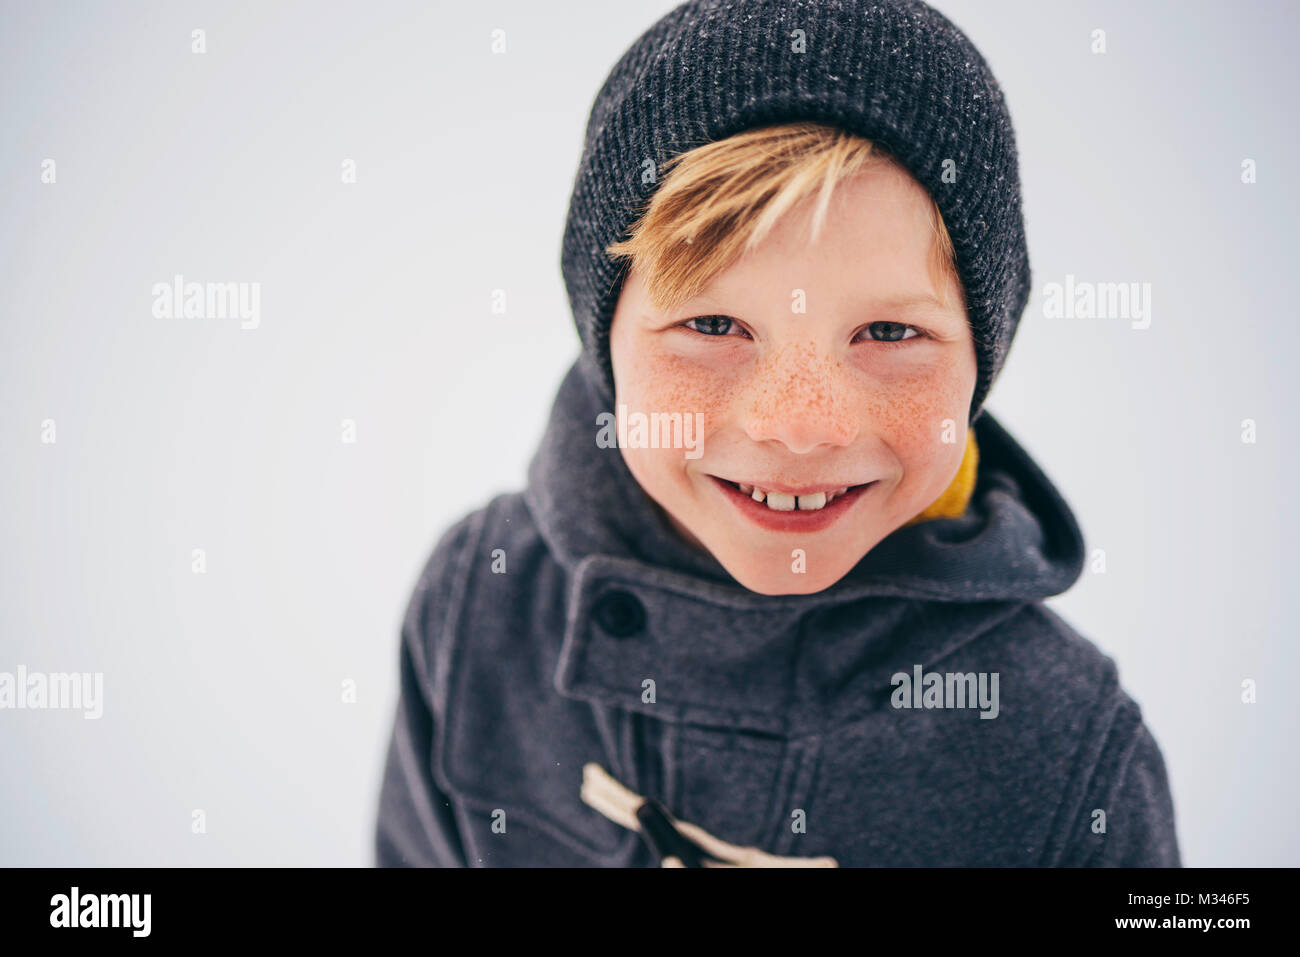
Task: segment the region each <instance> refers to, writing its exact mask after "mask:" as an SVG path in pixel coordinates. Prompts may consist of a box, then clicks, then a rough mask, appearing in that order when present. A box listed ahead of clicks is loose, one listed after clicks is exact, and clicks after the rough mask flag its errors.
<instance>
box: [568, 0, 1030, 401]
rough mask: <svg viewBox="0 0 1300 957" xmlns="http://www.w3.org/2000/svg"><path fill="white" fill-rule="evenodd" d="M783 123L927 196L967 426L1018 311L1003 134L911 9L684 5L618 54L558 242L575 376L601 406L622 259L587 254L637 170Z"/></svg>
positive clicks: (643, 187)
mask: <svg viewBox="0 0 1300 957" xmlns="http://www.w3.org/2000/svg"><path fill="white" fill-rule="evenodd" d="M798 120H811V121H817V122H822V123H827V124H830V125H833V126H837V127H839V128H841V129H844V130H847V131H848V132H850V133H855V134H857V135H859V136H863V137H866V138H867V139H870V140H873V141H876V142H878V143H880V144H881V145H882V146H884V147H885V148H886V149H887V150H888V151H889V152H891V153H892V154H893V155H894V156H895V157H896V158H897V159H898V160H899V161H900V162H901V163H902V164H903V165H904V166H905V167H907V169H908V170H909V171H910V172H911V173H912V175H913V176H914V177H916V179H917V180H918V181H919V182H920V183H921V185H922V186H924V187H925V189H926V190H927V191H928V192H929V193H930V195H931V196H933V197H934V199H935V201H936V203H937V204H938V207H939V210H940V212H941V213H942V215H943V218H944V223H945V224H946V225H947V227H948V232H949V234H950V236H951V237H952V242H953V248H954V252H955V254H956V262H957V272H958V275H959V277H960V278H961V281H962V286H963V288H964V291H965V295H966V299H967V307H968V316H969V320H970V325H971V331H972V337H973V339H974V344H975V356H976V360H977V364H978V373H977V379H976V385H975V392H974V396H973V398H972V400H971V406H970V419H969V421H970V423H972V424H973V423H974V422H975V420H976V419H977V418H978V416H979V412H980V410H981V408H982V406H983V403H984V399H985V396H986V395H987V393H988V390H989V387H990V386H991V385H992V383H993V379H994V378H995V377H996V375H997V373H998V370H999V369H1000V368H1001V366H1002V363H1003V361H1004V360H1005V358H1006V355H1007V350H1008V349H1009V348H1010V345H1011V339H1012V336H1013V335H1014V334H1015V330H1016V326H1017V324H1018V323H1019V321H1020V316H1021V313H1022V312H1023V311H1024V307H1025V302H1026V299H1027V298H1028V296H1029V284H1030V275H1029V255H1028V250H1027V249H1026V247H1025V229H1024V219H1023V217H1022V214H1021V209H1020V175H1019V170H1018V163H1017V155H1016V143H1015V135H1014V132H1013V130H1012V126H1011V117H1010V114H1009V113H1008V111H1007V106H1006V102H1005V100H1004V97H1003V94H1002V90H1001V88H1000V87H999V86H998V83H997V81H996V80H995V79H994V77H993V74H992V72H991V71H990V69H989V67H988V65H987V64H986V63H985V62H984V58H983V57H982V56H981V55H980V53H979V51H978V50H976V49H975V47H974V45H972V43H971V42H970V40H969V39H968V38H967V37H966V35H965V34H963V33H962V32H961V31H960V30H958V29H957V27H955V26H954V25H953V24H952V23H951V22H949V21H948V20H947V19H946V18H945V17H944V16H943V15H942V14H940V13H939V12H937V11H936V10H934V9H933V8H931V7H929V6H927V5H926V4H924V3H920V2H916V0H689V2H687V3H683V4H682V5H681V6H679V7H676V8H675V9H673V10H672V11H670V12H669V13H667V14H666V15H665V16H664V17H663V18H662V19H660V20H659V21H658V22H657V23H655V24H654V26H652V27H650V29H649V30H647V31H646V32H645V33H644V34H643V35H642V36H641V37H640V38H639V39H638V40H637V41H636V42H635V43H634V44H632V46H631V47H630V48H629V49H628V50H627V51H626V52H625V53H624V54H623V56H622V57H621V58H620V59H619V60H618V62H617V63H616V64H615V65H614V67H613V69H612V70H611V71H610V74H609V76H608V77H607V78H606V80H605V82H604V84H603V86H602V87H601V89H600V92H599V93H598V94H597V96H596V100H595V103H594V104H593V105H592V108H591V114H590V116H589V118H588V121H587V132H586V139H585V144H584V148H583V152H582V159H581V162H580V164H579V168H578V172H577V176H576V178H575V181H574V186H573V193H572V196H571V198H570V201H569V214H568V220H567V222H566V224H565V229H564V239H563V246H562V251H561V270H562V272H563V274H564V282H565V286H566V288H567V290H568V294H569V301H570V304H571V306H572V309H573V316H574V320H575V321H576V323H577V326H578V333H579V335H580V337H581V339H582V343H583V352H584V356H583V358H584V360H585V364H586V365H588V366H589V368H591V369H592V370H593V371H594V373H595V375H596V378H597V379H598V380H599V384H600V386H601V387H602V388H603V389H604V390H605V392H606V393H608V395H609V396H610V398H612V397H613V395H614V378H613V370H612V368H611V365H610V356H609V328H610V324H611V322H612V321H613V317H614V309H615V306H616V305H617V303H618V297H619V292H620V291H621V289H622V283H623V279H624V278H625V272H626V267H627V261H626V260H620V261H616V260H614V259H612V258H611V257H610V256H609V255H608V254H606V253H605V251H604V250H605V247H606V246H608V245H609V244H610V243H614V242H617V241H619V240H621V239H626V238H627V232H628V229H629V227H630V226H631V225H632V224H633V223H634V222H635V220H636V217H637V215H638V212H639V210H640V209H642V208H643V207H644V203H645V201H646V200H647V199H649V196H650V194H651V192H653V190H654V189H655V187H656V185H657V180H658V176H657V175H656V176H655V177H653V180H651V178H650V177H643V172H644V171H645V170H647V169H649V168H653V169H655V170H656V171H657V170H658V169H659V167H660V165H661V164H662V163H664V162H665V161H666V160H668V159H669V158H671V157H672V156H674V155H676V154H678V153H681V152H685V151H686V150H688V149H692V148H694V147H696V146H701V145H703V144H705V143H708V142H712V141H714V140H719V139H723V138H725V137H727V136H731V135H733V134H735V133H739V132H741V131H743V130H746V129H750V128H753V127H757V126H768V125H772V124H776V123H786V122H793V121H798ZM647 161H651V162H652V163H653V167H651V166H650V164H649V163H647ZM945 170H947V175H945ZM643 180H651V181H648V182H647V181H643ZM945 180H947V181H945Z"/></svg>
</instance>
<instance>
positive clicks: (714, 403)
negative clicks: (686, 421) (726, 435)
mask: <svg viewBox="0 0 1300 957" xmlns="http://www.w3.org/2000/svg"><path fill="white" fill-rule="evenodd" d="M622 366H623V373H624V376H623V378H622V379H620V380H619V381H618V383H617V391H618V401H619V402H620V403H623V404H626V405H627V407H628V410H629V411H634V412H635V411H640V412H647V413H649V412H669V413H671V412H680V413H682V414H684V415H686V414H690V415H694V414H695V413H697V412H700V413H703V414H704V432H705V435H707V434H708V433H709V432H710V431H712V430H713V429H714V428H716V427H717V426H718V424H719V423H721V421H722V420H723V417H724V416H725V414H726V410H727V404H728V402H729V399H730V397H731V396H732V394H733V393H734V389H733V387H732V385H733V384H732V383H731V382H730V380H729V377H728V376H727V375H726V374H724V373H722V372H721V371H720V370H719V369H717V368H714V367H705V366H704V365H702V364H700V363H698V362H693V361H691V360H689V359H687V358H684V357H682V356H680V355H677V354H676V353H673V352H670V351H667V350H665V349H663V348H662V347H659V348H656V346H655V345H654V344H653V342H642V343H639V344H637V346H636V347H634V348H633V349H630V350H629V351H628V353H627V355H625V356H624V357H623V362H622Z"/></svg>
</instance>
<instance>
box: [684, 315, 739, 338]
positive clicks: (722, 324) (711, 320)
mask: <svg viewBox="0 0 1300 957" xmlns="http://www.w3.org/2000/svg"><path fill="white" fill-rule="evenodd" d="M682 325H683V326H685V327H686V328H687V329H690V330H691V331H692V332H698V333H700V334H701V335H705V336H725V335H727V334H728V333H730V332H732V331H733V330H734V331H736V332H740V333H742V334H743V333H744V330H743V329H741V328H740V324H739V323H737V322H736V320H735V319H732V318H730V317H729V316H696V317H695V318H694V319H687V320H686V321H685V322H683V323H682Z"/></svg>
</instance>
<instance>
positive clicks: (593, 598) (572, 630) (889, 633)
mask: <svg viewBox="0 0 1300 957" xmlns="http://www.w3.org/2000/svg"><path fill="white" fill-rule="evenodd" d="M594 383H595V380H594V379H593V377H592V373H591V371H590V370H589V369H588V368H587V367H586V365H585V364H584V361H583V360H581V359H580V360H579V361H578V362H576V363H575V364H574V366H573V367H572V368H571V369H570V370H569V372H568V374H567V375H566V376H565V379H564V381H563V383H562V384H561V386H560V390H559V393H558V395H557V397H556V400H555V403H554V406H553V408H552V410H551V416H550V421H549V423H548V426H547V430H546V434H545V436H544V437H543V440H542V443H541V447H540V448H539V449H538V451H537V454H536V455H535V456H534V458H533V461H532V464H531V466H530V468H529V486H528V489H527V491H526V492H525V501H526V503H527V505H528V507H529V509H530V510H531V512H532V514H533V516H534V518H535V520H536V522H537V526H538V529H539V531H540V534H541V536H542V537H543V539H544V540H545V541H546V544H547V545H548V547H549V548H550V551H551V553H552V554H553V555H554V556H555V558H556V559H557V560H558V561H559V562H560V564H561V565H562V566H563V567H564V568H565V570H566V571H567V573H568V580H569V592H568V596H567V599H566V622H565V634H564V640H563V646H562V650H561V653H560V658H559V661H558V662H557V663H556V668H555V674H554V683H555V687H556V688H557V689H558V690H559V691H560V692H561V693H562V694H565V695H568V696H571V697H576V698H583V699H587V700H592V701H600V702H603V703H606V704H612V705H617V706H621V707H628V708H635V709H639V710H644V711H647V712H650V713H653V714H655V715H656V716H658V717H661V718H667V719H669V720H673V719H676V720H683V721H690V720H694V721H701V722H704V723H722V724H726V725H734V726H739V727H747V728H749V729H751V730H758V731H767V732H770V733H788V732H790V731H792V730H793V729H795V728H799V727H810V726H821V725H822V724H823V723H824V722H825V721H826V720H828V719H832V718H835V717H836V716H841V717H842V716H843V715H844V714H847V713H849V712H852V711H853V710H854V709H855V708H857V709H860V708H861V706H862V702H863V701H864V700H869V699H870V697H871V696H873V695H874V696H876V697H879V696H880V695H881V694H882V692H883V693H884V696H885V697H887V693H888V690H889V676H890V675H892V674H894V673H895V672H897V671H899V670H904V671H910V669H911V668H912V666H913V665H914V664H922V665H927V664H928V662H930V661H934V660H938V659H939V658H941V657H943V656H944V655H946V654H948V653H950V652H951V651H952V650H954V649H955V648H956V647H959V646H960V645H962V644H965V643H966V642H968V641H970V640H971V639H972V638H974V637H975V636H977V635H979V634H981V633H983V632H984V631H985V630H986V629H987V628H989V627H992V625H994V624H996V623H997V622H998V621H1000V620H1002V619H1003V618H1005V617H1007V616H1009V615H1010V614H1012V613H1014V612H1015V611H1016V610H1017V609H1018V608H1019V606H1020V605H1022V604H1023V603H1024V602H1026V601H1034V600H1039V599H1042V598H1046V597H1049V596H1051V595H1055V594H1059V593H1060V592H1062V591H1064V590H1065V589H1066V588H1068V587H1069V586H1070V585H1071V584H1073V583H1074V581H1075V580H1076V579H1077V578H1078V576H1079V574H1080V573H1081V571H1082V568H1083V541H1082V536H1081V533H1080V531H1079V528H1078V525H1077V522H1076V521H1075V518H1074V516H1073V514H1072V512H1071V511H1070V509H1069V506H1068V505H1067V504H1066V503H1065V502H1064V500H1063V499H1062V498H1061V496H1060V494H1059V493H1058V492H1057V490H1056V489H1055V487H1054V486H1053V485H1052V483H1051V482H1050V481H1049V480H1048V479H1047V478H1046V476H1044V475H1043V473H1042V472H1041V471H1040V470H1039V469H1038V467H1037V466H1036V465H1035V463H1034V462H1033V460H1032V459H1030V457H1029V456H1028V455H1027V454H1026V453H1025V452H1024V450H1023V449H1022V448H1021V447H1020V446H1019V445H1018V444H1017V443H1016V442H1015V441H1014V440H1013V439H1012V438H1011V436H1010V435H1009V434H1008V433H1007V432H1006V431H1005V430H1004V429H1003V428H1002V427H1001V425H1000V424H999V423H998V422H997V421H996V420H995V419H994V418H993V416H992V415H991V413H989V412H988V410H987V409H986V410H984V411H983V412H982V414H981V416H980V418H979V419H977V420H976V422H975V425H974V426H973V428H974V429H975V430H976V433H977V439H978V443H979V448H980V465H979V475H978V478H977V482H976V486H975V490H974V492H973V494H972V496H971V499H970V502H969V504H968V507H967V508H966V510H965V512H964V514H962V515H961V516H960V517H956V518H940V519H932V520H929V521H924V522H919V523H915V524H910V525H905V526H903V527H902V528H900V529H898V530H896V531H895V532H894V533H893V534H891V535H890V536H888V537H887V538H885V539H884V540H883V541H882V542H880V543H879V544H878V545H877V546H876V547H875V548H874V549H872V550H871V552H869V553H868V554H867V555H866V556H864V558H863V559H862V560H861V561H860V562H859V563H858V565H857V566H856V567H854V569H853V570H852V571H851V572H850V573H849V574H848V575H846V576H845V577H844V578H843V579H841V580H840V581H839V582H837V583H836V584H835V585H833V586H832V587H830V588H828V589H826V590H824V591H822V592H818V593H815V594H812V595H792V596H769V595H760V594H757V593H755V592H751V591H749V590H748V589H746V588H744V587H743V586H741V585H740V584H739V583H737V582H736V581H735V580H734V579H733V578H732V577H731V576H730V574H728V572H727V571H726V569H724V568H723V567H722V565H721V564H720V563H719V562H718V561H717V560H716V559H714V558H713V557H712V556H711V555H708V554H707V553H705V552H702V551H700V550H698V549H696V548H694V547H693V546H691V545H690V544H689V543H687V542H685V541H684V540H682V539H681V538H680V537H679V536H678V535H677V533H676V531H675V530H674V529H673V528H672V526H671V525H670V524H669V523H668V520H667V518H666V517H665V516H664V515H663V513H662V512H661V511H660V509H659V508H658V506H657V505H655V504H654V502H653V501H652V500H651V499H650V498H649V497H648V496H647V495H646V494H645V492H644V491H643V490H642V489H641V487H640V485H639V484H638V483H637V482H636V480H635V479H634V478H633V477H632V475H631V473H630V472H629V471H628V469H627V466H626V465H625V464H624V462H623V458H622V455H621V454H620V453H619V451H618V450H617V449H602V448H599V447H598V446H597V444H596V442H595V434H596V429H597V418H596V417H597V415H598V414H599V413H600V412H603V411H608V401H607V400H606V399H605V398H604V396H603V393H602V392H601V390H600V389H599V388H598V387H597V386H596V385H595V384H594ZM936 603H937V604H936ZM903 636H906V641H904V640H902V638H903ZM647 679H649V680H651V681H653V682H654V684H653V686H652V687H653V690H654V702H653V703H650V702H647V701H644V700H643V699H644V698H645V696H646V695H645V692H646V688H647V686H646V685H645V681H646V680H647ZM864 696H866V697H864ZM845 708H847V709H848V711H845Z"/></svg>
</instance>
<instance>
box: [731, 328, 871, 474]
mask: <svg viewBox="0 0 1300 957" xmlns="http://www.w3.org/2000/svg"><path fill="white" fill-rule="evenodd" d="M853 388H854V384H853V383H852V382H850V381H848V377H847V376H846V375H845V371H844V370H843V369H841V368H840V365H839V363H838V362H836V361H835V359H833V358H832V357H830V356H827V355H823V354H820V353H819V352H818V351H817V348H816V346H815V345H814V344H813V343H802V344H790V345H788V346H785V347H783V348H781V349H778V350H775V351H774V352H772V353H771V354H769V355H767V356H765V357H763V358H762V359H760V360H759V361H758V363H757V365H756V366H755V369H754V377H753V379H752V381H751V383H750V385H749V388H748V389H747V390H746V394H745V405H744V408H743V413H742V414H743V416H744V420H743V421H744V423H745V426H744V427H745V434H746V435H748V436H749V438H750V439H751V440H752V441H754V442H780V443H781V444H782V445H784V446H786V447H787V448H788V449H789V450H790V451H791V452H795V453H799V454H804V453H808V452H812V451H815V450H817V449H819V448H822V447H827V448H832V447H836V446H847V445H851V444H852V443H853V441H854V440H855V439H856V438H857V436H858V425H859V424H858V421H857V416H856V414H855V409H854V403H853V402H852V389H853Z"/></svg>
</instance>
